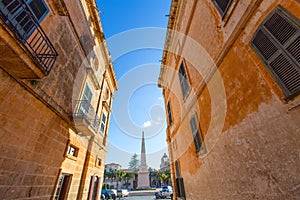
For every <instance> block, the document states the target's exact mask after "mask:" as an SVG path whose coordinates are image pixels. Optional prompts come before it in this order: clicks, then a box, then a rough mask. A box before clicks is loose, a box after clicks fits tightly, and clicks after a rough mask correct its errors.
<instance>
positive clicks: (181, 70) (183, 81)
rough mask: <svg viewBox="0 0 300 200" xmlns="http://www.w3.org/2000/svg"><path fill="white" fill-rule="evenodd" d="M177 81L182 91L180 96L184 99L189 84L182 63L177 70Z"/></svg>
mask: <svg viewBox="0 0 300 200" xmlns="http://www.w3.org/2000/svg"><path fill="white" fill-rule="evenodd" d="M178 75H179V81H180V86H181V91H182V96H183V98H185V96H186V94H187V92H188V90H189V87H190V86H189V83H188V80H187V75H186V71H185V69H184V63H183V62H182V63H181V65H180V68H179V74H178Z"/></svg>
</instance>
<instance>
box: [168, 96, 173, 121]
mask: <svg viewBox="0 0 300 200" xmlns="http://www.w3.org/2000/svg"><path fill="white" fill-rule="evenodd" d="M167 110H168V120H169V126H171V125H172V123H173V119H172V112H171V105H170V101H168V104H167Z"/></svg>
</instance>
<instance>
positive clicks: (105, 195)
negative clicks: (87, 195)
mask: <svg viewBox="0 0 300 200" xmlns="http://www.w3.org/2000/svg"><path fill="white" fill-rule="evenodd" d="M101 199H114V200H115V199H117V196H116V194H115V193H114V192H113V191H112V190H102V191H101Z"/></svg>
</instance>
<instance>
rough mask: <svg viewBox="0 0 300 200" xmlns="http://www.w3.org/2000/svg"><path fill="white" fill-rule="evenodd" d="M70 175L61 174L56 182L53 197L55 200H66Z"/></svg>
mask: <svg viewBox="0 0 300 200" xmlns="http://www.w3.org/2000/svg"><path fill="white" fill-rule="evenodd" d="M71 179H72V175H71V174H64V173H63V174H61V175H60V177H59V180H58V184H57V188H56V192H55V195H54V199H55V200H62V199H67V197H68V192H69V188H70V183H71Z"/></svg>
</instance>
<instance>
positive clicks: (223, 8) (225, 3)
mask: <svg viewBox="0 0 300 200" xmlns="http://www.w3.org/2000/svg"><path fill="white" fill-rule="evenodd" d="M231 1H232V0H213V2H214V4H215V5H216V7H217V9H218V11H219V12H220V14H221V16H222V18H223V17H224V16H225V15H226V12H227V10H228V8H229V6H230V4H231Z"/></svg>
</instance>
